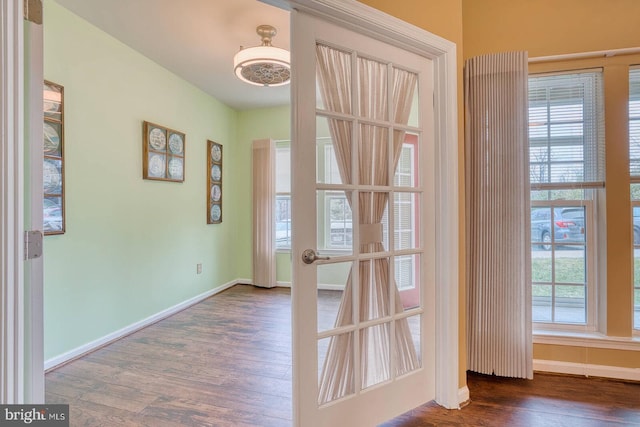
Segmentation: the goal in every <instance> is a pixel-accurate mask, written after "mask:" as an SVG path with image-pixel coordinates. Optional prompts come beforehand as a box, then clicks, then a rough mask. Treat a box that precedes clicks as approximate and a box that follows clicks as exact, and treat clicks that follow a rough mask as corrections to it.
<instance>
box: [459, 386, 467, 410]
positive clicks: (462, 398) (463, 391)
mask: <svg viewBox="0 0 640 427" xmlns="http://www.w3.org/2000/svg"><path fill="white" fill-rule="evenodd" d="M469 399H470V396H469V387H467V386H464V387H460V388H459V389H458V405H460V406H461V407H462V406H464V404H465V403H467V402H469Z"/></svg>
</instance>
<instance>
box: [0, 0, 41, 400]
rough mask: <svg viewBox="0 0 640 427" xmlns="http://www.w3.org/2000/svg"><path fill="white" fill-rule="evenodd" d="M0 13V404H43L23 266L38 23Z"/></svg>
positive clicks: (37, 325)
mask: <svg viewBox="0 0 640 427" xmlns="http://www.w3.org/2000/svg"><path fill="white" fill-rule="evenodd" d="M0 7H1V8H2V9H1V18H0V33H1V39H2V45H0V49H1V51H0V61H1V63H2V66H1V67H0V85H1V88H2V94H3V96H2V101H1V102H2V104H0V105H1V111H0V115H1V119H2V122H1V123H0V133H1V134H2V143H1V144H0V171H1V172H0V242H1V245H2V247H1V250H0V378H1V381H0V403H3V404H8V403H13V404H17V403H34V404H37V403H44V356H43V353H44V351H43V350H44V339H43V306H42V301H43V286H42V284H43V262H42V257H40V258H37V259H33V260H30V261H25V260H24V256H25V249H24V231H25V226H29V225H30V224H42V82H43V49H42V47H43V39H42V25H39V24H33V23H31V22H27V21H25V20H24V2H23V0H3V2H2V6H0ZM25 37H26V39H25ZM25 105H26V107H27V111H26V113H25V109H24V107H25ZM25 114H26V117H25ZM27 123H28V125H29V130H28V132H27V131H26V128H25V126H26V125H27ZM25 134H26V135H28V138H29V141H27V140H26V138H25ZM25 156H28V163H29V164H30V167H29V168H28V169H25ZM25 172H28V173H29V175H30V179H29V187H28V188H27V187H25V175H24V174H25ZM25 189H26V190H27V191H26V193H25ZM25 194H28V195H29V196H28V197H29V202H28V203H27V205H28V206H29V207H30V209H26V208H25V202H26V201H27V198H26V197H25ZM25 214H26V215H28V218H25ZM30 228H37V229H41V228H42V226H41V225H40V226H38V227H30Z"/></svg>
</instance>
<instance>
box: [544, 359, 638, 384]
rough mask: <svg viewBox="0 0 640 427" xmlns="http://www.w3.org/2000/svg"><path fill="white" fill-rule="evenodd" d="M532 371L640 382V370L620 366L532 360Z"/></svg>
mask: <svg viewBox="0 0 640 427" xmlns="http://www.w3.org/2000/svg"><path fill="white" fill-rule="evenodd" d="M533 370H534V371H536V372H553V373H557V374H569V375H581V376H585V377H602V378H615V379H619V380H627V381H640V368H623V367H620V366H606V365H592V364H589V363H572V362H559V361H557V360H542V359H533Z"/></svg>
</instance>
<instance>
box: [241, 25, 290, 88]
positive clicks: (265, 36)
mask: <svg viewBox="0 0 640 427" xmlns="http://www.w3.org/2000/svg"><path fill="white" fill-rule="evenodd" d="M256 33H258V35H259V36H260V38H261V39H262V45H261V46H255V47H248V48H246V49H244V48H242V47H240V52H238V53H237V54H236V56H234V58H233V67H234V70H235V72H236V76H238V78H239V79H240V80H242V81H245V82H247V83H250V84H252V85H256V86H282V85H286V84H287V83H289V79H290V78H291V70H290V68H291V67H290V65H289V51H288V50H285V49H280V48H279V47H274V46H271V39H272V38H273V37H275V35H276V33H277V31H276V29H275V28H274V27H272V26H271V25H260V26H259V27H258V28H256Z"/></svg>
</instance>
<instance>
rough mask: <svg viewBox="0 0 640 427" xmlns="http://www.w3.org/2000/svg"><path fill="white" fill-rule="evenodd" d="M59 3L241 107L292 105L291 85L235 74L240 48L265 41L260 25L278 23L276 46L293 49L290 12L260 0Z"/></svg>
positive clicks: (63, 0) (73, 0)
mask: <svg viewBox="0 0 640 427" xmlns="http://www.w3.org/2000/svg"><path fill="white" fill-rule="evenodd" d="M56 2H57V3H59V4H60V5H62V6H63V7H65V8H67V9H69V10H70V11H72V12H74V13H75V14H77V15H78V16H80V17H82V18H83V19H85V20H86V21H88V22H90V23H92V24H93V25H95V26H96V27H98V28H100V29H102V30H103V31H105V32H106V33H108V34H110V35H112V36H113V37H115V38H116V39H118V40H120V41H122V42H123V43H125V44H126V45H128V46H130V47H131V48H133V49H135V50H137V51H138V52H140V53H141V54H143V55H144V56H146V57H148V58H150V59H151V60H153V61H155V62H156V63H158V64H160V65H161V66H163V67H164V68H166V69H168V70H169V71H171V72H173V73H175V74H176V75H178V76H180V77H181V78H182V79H184V80H186V81H188V82H190V83H192V84H194V85H195V86H197V87H198V88H200V89H202V90H203V91H205V92H206V93H208V94H210V95H211V96H213V97H214V98H216V99H218V100H219V101H221V102H223V103H224V104H226V105H228V106H230V107H232V108H234V109H236V110H246V109H251V108H261V107H269V106H274V105H285V104H288V103H289V85H285V86H281V87H258V86H252V85H249V84H247V83H243V82H241V81H240V80H239V79H238V78H237V77H236V76H235V74H234V73H233V56H234V55H235V54H236V53H237V52H238V50H239V49H240V46H244V47H250V46H257V45H259V44H260V38H259V37H258V35H257V34H256V27H257V26H258V25H261V24H269V25H273V26H274V27H276V28H277V29H278V34H277V35H276V37H275V38H274V39H273V45H274V46H277V47H281V48H284V49H287V50H289V13H288V12H286V11H284V10H281V9H278V8H276V7H273V6H269V5H266V4H264V3H260V2H259V1H258V0H180V1H176V0H56ZM45 20H46V16H45Z"/></svg>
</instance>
